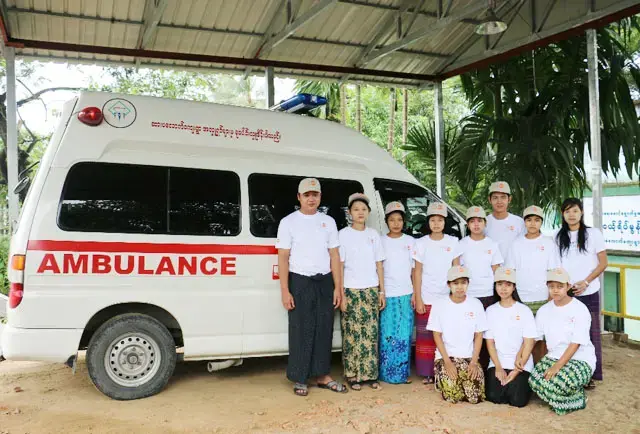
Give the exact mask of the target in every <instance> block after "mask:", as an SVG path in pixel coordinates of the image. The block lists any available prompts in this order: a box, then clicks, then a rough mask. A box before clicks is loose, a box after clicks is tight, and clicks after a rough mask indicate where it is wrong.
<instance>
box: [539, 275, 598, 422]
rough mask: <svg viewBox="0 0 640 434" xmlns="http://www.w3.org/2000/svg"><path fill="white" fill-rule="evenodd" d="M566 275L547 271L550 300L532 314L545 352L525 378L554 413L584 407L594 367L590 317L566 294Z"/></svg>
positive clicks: (583, 307) (567, 286)
mask: <svg viewBox="0 0 640 434" xmlns="http://www.w3.org/2000/svg"><path fill="white" fill-rule="evenodd" d="M569 282H571V280H570V279H569V274H567V272H566V271H565V270H564V269H562V268H556V269H553V270H549V271H548V272H547V285H548V287H549V294H550V295H551V301H550V302H548V303H547V304H545V305H544V306H542V307H541V308H540V310H539V311H538V314H537V315H536V327H537V329H538V338H537V339H542V338H543V337H544V338H545V340H546V341H547V347H548V348H549V352H548V353H547V355H546V356H544V357H543V358H542V360H540V361H539V362H538V363H537V364H536V366H535V368H534V369H533V371H532V372H531V376H530V377H529V385H530V386H531V389H532V390H533V391H534V392H535V393H536V394H537V395H538V396H539V397H540V399H542V400H543V401H544V402H546V403H547V404H549V405H550V406H551V408H552V409H553V411H555V412H556V413H557V414H560V415H562V414H567V413H570V412H572V411H575V410H581V409H583V408H585V407H586V406H587V397H586V395H585V392H584V389H585V386H586V385H587V384H588V383H589V381H590V379H591V376H592V375H593V371H594V370H595V368H596V352H595V348H594V347H593V344H592V343H591V339H590V337H589V329H590V327H591V314H590V313H589V310H588V309H587V308H586V306H585V305H584V304H582V302H580V301H579V300H578V299H576V298H574V297H572V296H571V295H569V292H570V283H569Z"/></svg>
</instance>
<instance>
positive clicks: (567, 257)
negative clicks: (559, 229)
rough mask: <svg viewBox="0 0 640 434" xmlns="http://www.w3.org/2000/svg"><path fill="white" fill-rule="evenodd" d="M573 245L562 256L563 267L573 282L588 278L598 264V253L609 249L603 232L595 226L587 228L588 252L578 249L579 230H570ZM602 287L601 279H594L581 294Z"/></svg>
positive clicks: (590, 292)
mask: <svg viewBox="0 0 640 434" xmlns="http://www.w3.org/2000/svg"><path fill="white" fill-rule="evenodd" d="M569 237H570V240H571V245H570V247H569V250H568V251H566V252H564V254H563V255H562V256H561V257H560V261H561V262H562V268H564V269H565V270H566V271H567V273H569V278H570V279H571V284H574V283H576V282H579V281H580V280H584V279H586V278H587V277H588V276H589V274H591V272H592V271H593V270H595V269H596V267H597V266H598V253H600V252H603V251H605V250H607V246H606V245H605V243H604V237H603V236H602V232H600V231H599V230H598V229H595V228H587V242H586V246H585V247H586V248H587V251H586V252H581V251H580V250H578V231H571V232H569ZM599 289H600V279H593V282H591V284H590V285H589V286H588V287H587V289H586V291H584V292H583V293H582V294H580V295H581V296H585V295H591V294H595V293H596V292H598V290H599Z"/></svg>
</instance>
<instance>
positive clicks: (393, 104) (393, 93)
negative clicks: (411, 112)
mask: <svg viewBox="0 0 640 434" xmlns="http://www.w3.org/2000/svg"><path fill="white" fill-rule="evenodd" d="M389 95H390V97H391V98H390V101H389V103H390V107H389V137H388V139H387V151H388V152H389V153H390V154H391V155H393V139H394V137H395V122H396V90H395V89H394V88H391V89H390V94H389Z"/></svg>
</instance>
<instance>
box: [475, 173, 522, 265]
mask: <svg viewBox="0 0 640 434" xmlns="http://www.w3.org/2000/svg"><path fill="white" fill-rule="evenodd" d="M511 199H512V197H511V188H510V187H509V184H507V183H506V182H504V181H496V182H494V183H493V184H491V186H490V187H489V202H490V203H491V209H492V213H491V214H490V215H488V216H487V228H486V229H485V234H486V235H487V236H488V237H489V238H491V239H492V240H494V241H495V242H496V243H498V246H499V247H500V253H501V254H502V257H503V258H504V257H506V256H507V253H508V252H509V248H510V247H511V243H513V241H514V240H515V239H516V238H518V237H520V236H521V235H522V234H524V232H525V227H524V220H523V219H522V218H521V217H519V216H517V215H513V214H511V213H510V212H509V204H510V203H511Z"/></svg>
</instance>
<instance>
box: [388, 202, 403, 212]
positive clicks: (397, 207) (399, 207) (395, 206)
mask: <svg viewBox="0 0 640 434" xmlns="http://www.w3.org/2000/svg"><path fill="white" fill-rule="evenodd" d="M396 211H400V212H401V213H405V212H406V211H405V209H404V205H403V204H402V203H400V202H389V203H388V204H387V206H386V207H385V208H384V215H389V214H391V213H392V212H396Z"/></svg>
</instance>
